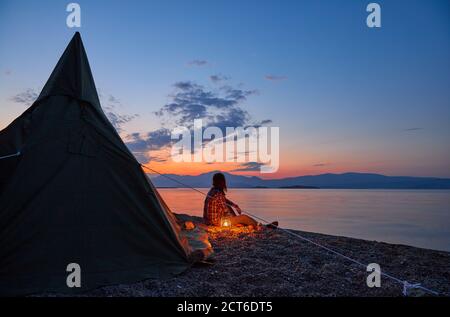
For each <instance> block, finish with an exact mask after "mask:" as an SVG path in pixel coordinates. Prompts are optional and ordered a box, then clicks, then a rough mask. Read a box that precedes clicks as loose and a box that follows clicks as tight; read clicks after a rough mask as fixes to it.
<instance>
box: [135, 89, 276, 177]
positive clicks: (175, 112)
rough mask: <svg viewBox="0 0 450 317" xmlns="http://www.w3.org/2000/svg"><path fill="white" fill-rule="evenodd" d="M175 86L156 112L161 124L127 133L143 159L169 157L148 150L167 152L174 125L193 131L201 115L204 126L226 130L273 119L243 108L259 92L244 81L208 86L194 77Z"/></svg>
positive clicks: (143, 160)
mask: <svg viewBox="0 0 450 317" xmlns="http://www.w3.org/2000/svg"><path fill="white" fill-rule="evenodd" d="M173 89H174V91H173V92H172V93H171V94H170V95H169V96H168V97H169V102H168V103H167V104H165V105H164V106H162V107H161V108H160V109H159V110H158V111H156V112H155V115H156V116H157V117H159V118H160V119H161V122H162V124H161V126H162V127H161V128H159V129H156V130H154V131H151V132H148V133H147V134H139V133H132V134H129V135H128V136H127V137H126V144H127V146H128V148H129V149H130V150H131V151H132V152H133V153H134V154H135V156H136V158H137V159H138V160H139V161H140V162H146V160H147V161H148V160H151V159H153V160H156V159H157V160H159V161H164V160H167V159H169V157H161V156H159V157H157V158H154V157H152V156H150V154H149V153H150V151H158V152H160V153H161V152H166V151H167V149H168V147H169V146H171V145H172V144H173V143H174V142H176V140H172V139H171V128H173V127H175V126H183V127H186V128H188V129H189V130H191V135H192V134H193V133H192V130H193V123H194V120H195V119H202V120H203V127H204V128H207V127H210V126H215V127H218V128H219V129H221V130H222V131H223V133H225V128H226V127H246V126H250V125H251V126H261V125H265V124H269V123H271V122H272V120H270V119H265V120H261V121H257V122H254V121H253V120H252V118H251V115H250V114H249V113H248V111H247V110H245V109H244V108H243V105H244V103H245V101H246V100H247V99H248V98H249V97H250V96H252V95H255V94H257V93H258V92H257V90H249V89H244V88H242V85H239V86H237V87H234V86H231V85H220V86H218V87H217V86H216V87H215V88H214V89H209V88H206V87H205V86H203V85H200V84H198V83H196V82H193V81H179V82H176V83H175V84H174V85H173ZM258 166H260V165H258ZM251 167H252V166H250V165H249V166H244V167H243V168H247V169H248V168H251ZM255 170H257V169H256V167H255Z"/></svg>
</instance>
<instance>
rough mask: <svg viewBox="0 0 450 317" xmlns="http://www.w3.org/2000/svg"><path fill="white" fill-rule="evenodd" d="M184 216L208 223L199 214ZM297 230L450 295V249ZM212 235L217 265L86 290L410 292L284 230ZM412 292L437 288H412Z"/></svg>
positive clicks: (216, 293)
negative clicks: (372, 281) (374, 283)
mask: <svg viewBox="0 0 450 317" xmlns="http://www.w3.org/2000/svg"><path fill="white" fill-rule="evenodd" d="M176 216H177V218H178V219H179V220H180V221H183V222H184V221H193V222H194V223H195V225H198V226H202V225H201V224H200V223H199V220H200V219H201V218H199V217H193V216H189V215H180V214H177V215H176ZM293 231H294V232H297V233H299V234H301V235H302V236H304V237H306V238H308V239H312V240H313V241H315V242H318V243H320V244H323V245H326V246H328V247H330V248H332V249H333V250H335V251H339V252H341V253H343V254H345V255H347V256H349V257H352V258H354V259H355V260H358V261H360V262H363V263H367V264H368V263H378V264H379V265H380V267H381V271H382V272H386V273H388V274H391V275H393V276H395V277H398V278H400V279H401V280H407V281H408V282H410V283H422V285H423V286H424V287H427V288H429V289H432V290H435V291H438V292H439V295H440V296H450V270H449V267H450V252H446V251H436V250H429V249H422V248H417V247H412V246H407V245H398V244H389V243H385V242H377V241H367V240H361V239H355V238H348V237H339V236H331V235H325V234H319V233H312V232H303V231H299V230H293ZM208 235H209V240H210V242H211V244H212V246H213V249H214V251H215V255H214V258H215V263H214V264H213V265H210V266H206V265H195V266H193V267H192V268H190V269H188V270H187V271H186V272H184V273H182V274H180V275H178V276H175V277H172V278H170V279H167V280H145V281H141V282H137V283H133V284H121V285H113V286H106V287H102V288H100V289H96V290H93V291H90V292H88V293H85V294H81V295H80V296H88V297H91V296H94V297H96V296H101V297H103V296H108V297H109V296H125V297H128V296H131V297H136V296H138V297H141V296H164V297H165V296H168V297H200V296H207V297H223V296H226V297H255V296H260V297H264V296H273V297H284V296H286V297H304V296H307V297H310V296H313V297H316V296H317V297H323V296H325V297H335V296H350V297H371V296H382V297H386V296H387V297H397V296H402V285H400V284H399V283H397V282H393V281H391V280H389V279H387V278H385V277H382V278H381V287H380V288H369V287H368V286H367V285H366V278H367V276H368V274H369V273H367V272H366V270H364V269H363V268H362V267H360V266H358V265H356V264H353V263H351V262H349V261H348V260H345V259H343V258H341V257H338V256H336V255H334V254H332V253H330V252H327V251H325V250H322V249H320V248H319V247H317V246H315V245H313V244H311V243H309V242H306V241H302V240H299V239H293V238H294V237H291V236H290V235H288V234H286V233H283V232H282V231H281V230H270V229H267V230H264V231H252V230H248V229H247V228H236V229H208ZM51 296H52V295H51ZM53 296H54V295H53ZM56 296H58V295H56ZM62 296H64V295H62ZM409 296H430V294H428V293H425V292H424V291H422V290H418V289H412V290H410V292H409Z"/></svg>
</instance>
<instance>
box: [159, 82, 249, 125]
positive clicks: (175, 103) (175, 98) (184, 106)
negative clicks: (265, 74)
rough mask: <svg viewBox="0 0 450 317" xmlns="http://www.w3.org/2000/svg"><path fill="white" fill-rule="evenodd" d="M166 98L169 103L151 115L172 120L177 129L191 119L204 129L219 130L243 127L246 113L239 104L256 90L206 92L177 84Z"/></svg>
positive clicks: (188, 84)
mask: <svg viewBox="0 0 450 317" xmlns="http://www.w3.org/2000/svg"><path fill="white" fill-rule="evenodd" d="M174 88H175V91H174V93H173V94H171V95H169V97H170V99H171V102H170V103H168V104H166V105H164V106H163V107H162V108H161V109H160V110H158V111H157V112H155V114H156V115H157V116H159V117H164V116H169V117H170V118H174V119H175V121H176V124H177V125H181V126H185V127H191V126H192V125H193V121H194V119H203V120H204V123H205V125H214V126H219V127H227V126H229V127H233V126H245V125H246V124H248V123H249V120H250V115H249V113H248V112H247V111H246V110H244V109H243V108H242V107H241V104H242V103H243V102H244V101H246V100H247V98H248V97H249V96H251V95H254V94H256V93H257V91H256V90H244V89H241V88H236V87H232V86H229V85H225V86H221V87H220V88H219V89H217V90H209V89H206V88H205V87H204V86H202V85H199V84H197V83H195V82H192V81H183V82H177V83H175V84H174Z"/></svg>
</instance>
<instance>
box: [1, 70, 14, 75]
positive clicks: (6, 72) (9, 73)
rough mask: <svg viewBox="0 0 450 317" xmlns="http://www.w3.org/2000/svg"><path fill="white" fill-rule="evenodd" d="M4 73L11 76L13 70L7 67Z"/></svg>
mask: <svg viewBox="0 0 450 317" xmlns="http://www.w3.org/2000/svg"><path fill="white" fill-rule="evenodd" d="M3 74H4V75H5V76H11V75H12V70H10V69H7V70H5V71H4V72H3Z"/></svg>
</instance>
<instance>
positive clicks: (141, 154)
mask: <svg viewBox="0 0 450 317" xmlns="http://www.w3.org/2000/svg"><path fill="white" fill-rule="evenodd" d="M125 140H126V141H125V144H126V145H127V147H128V149H129V150H130V151H131V152H132V153H133V154H134V156H135V157H136V159H137V160H138V161H139V162H141V163H146V162H148V161H149V160H152V159H153V160H155V161H158V162H162V161H165V160H166V159H165V158H162V157H153V156H150V153H149V152H150V151H152V150H160V149H163V148H165V147H167V146H169V145H171V144H172V142H174V141H173V140H172V139H171V131H170V130H169V129H166V128H160V129H157V130H154V131H151V132H148V133H146V134H144V135H142V134H140V133H132V134H129V135H127V136H126V137H125Z"/></svg>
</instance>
